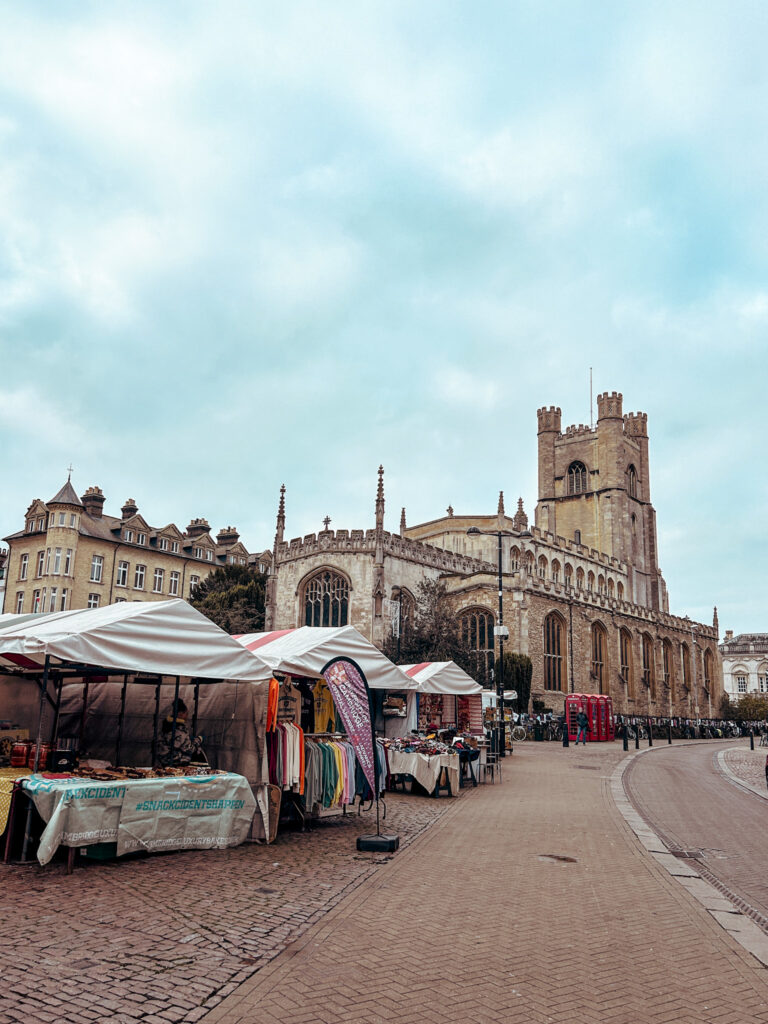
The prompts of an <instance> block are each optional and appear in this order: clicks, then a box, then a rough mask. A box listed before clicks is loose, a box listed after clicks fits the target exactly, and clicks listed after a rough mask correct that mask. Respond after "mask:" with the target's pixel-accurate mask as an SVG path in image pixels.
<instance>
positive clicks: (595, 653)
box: [591, 622, 608, 693]
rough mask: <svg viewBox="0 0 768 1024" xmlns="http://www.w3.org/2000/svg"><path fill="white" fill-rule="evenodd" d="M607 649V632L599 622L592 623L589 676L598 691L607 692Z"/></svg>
mask: <svg viewBox="0 0 768 1024" xmlns="http://www.w3.org/2000/svg"><path fill="white" fill-rule="evenodd" d="M607 650H608V634H607V633H606V631H605V627H604V626H603V625H601V623H599V622H594V623H593V624H592V672H591V676H592V679H593V681H594V683H595V688H596V690H597V692H598V693H607V692H608V690H607V687H606V683H607V679H608V669H607V666H606V663H605V655H606V651H607Z"/></svg>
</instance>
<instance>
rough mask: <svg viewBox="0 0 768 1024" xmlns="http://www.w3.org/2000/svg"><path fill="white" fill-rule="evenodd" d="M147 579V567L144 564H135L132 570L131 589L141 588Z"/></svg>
mask: <svg viewBox="0 0 768 1024" xmlns="http://www.w3.org/2000/svg"><path fill="white" fill-rule="evenodd" d="M146 580H147V567H146V565H138V564H137V565H136V568H135V569H134V572H133V589H134V590H143V589H144V586H145V584H146Z"/></svg>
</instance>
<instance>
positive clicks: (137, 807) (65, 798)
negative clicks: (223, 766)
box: [21, 772, 256, 864]
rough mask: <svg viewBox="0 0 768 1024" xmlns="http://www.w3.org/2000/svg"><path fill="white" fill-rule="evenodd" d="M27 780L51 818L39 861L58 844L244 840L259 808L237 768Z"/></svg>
mask: <svg viewBox="0 0 768 1024" xmlns="http://www.w3.org/2000/svg"><path fill="white" fill-rule="evenodd" d="M21 786H22V790H23V792H24V793H25V795H27V796H29V797H30V798H31V799H32V801H33V803H34V805H35V808H36V809H37V811H38V813H39V814H40V817H41V818H42V819H43V821H44V822H45V829H44V831H43V834H42V836H41V837H40V844H39V846H38V850H37V859H38V861H39V862H40V864H47V863H48V862H49V861H50V860H51V858H52V857H53V855H54V853H55V852H56V850H57V848H58V847H59V846H68V847H70V848H80V847H83V846H93V845H95V844H98V843H115V844H116V855H117V856H118V857H120V856H122V855H123V854H126V853H136V852H138V851H145V852H159V851H166V850H209V849H223V848H224V847H227V846H238V845H239V844H240V843H242V842H244V841H245V839H246V838H247V836H248V830H249V828H250V825H251V820H252V818H253V815H254V812H255V810H256V800H255V799H254V796H253V793H252V791H251V787H250V785H249V783H248V781H247V779H245V778H244V777H243V776H242V775H236V774H234V773H233V772H217V773H215V774H211V775H192V774H190V775H172V776H165V777H161V778H143V779H133V778H123V779H110V780H97V779H91V778H87V779H86V778H80V777H76V776H67V777H60V776H57V777H55V778H52V777H46V776H45V775H40V774H37V775H32V776H30V777H28V778H25V779H23V780H22V782H21Z"/></svg>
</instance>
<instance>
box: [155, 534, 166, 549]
mask: <svg viewBox="0 0 768 1024" xmlns="http://www.w3.org/2000/svg"><path fill="white" fill-rule="evenodd" d="M157 547H158V550H159V551H167V550H168V538H167V537H158V538H157Z"/></svg>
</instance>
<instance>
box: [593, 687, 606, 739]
mask: <svg viewBox="0 0 768 1024" xmlns="http://www.w3.org/2000/svg"><path fill="white" fill-rule="evenodd" d="M595 700H596V702H597V739H598V740H600V742H601V743H603V742H605V740H607V739H608V706H607V704H606V703H605V697H603V696H599V697H596V698H595Z"/></svg>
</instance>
